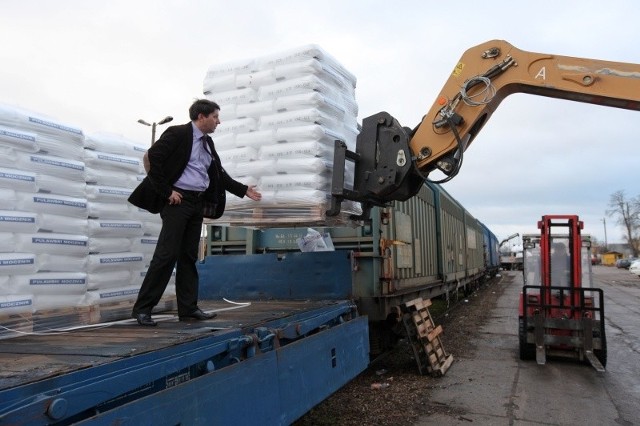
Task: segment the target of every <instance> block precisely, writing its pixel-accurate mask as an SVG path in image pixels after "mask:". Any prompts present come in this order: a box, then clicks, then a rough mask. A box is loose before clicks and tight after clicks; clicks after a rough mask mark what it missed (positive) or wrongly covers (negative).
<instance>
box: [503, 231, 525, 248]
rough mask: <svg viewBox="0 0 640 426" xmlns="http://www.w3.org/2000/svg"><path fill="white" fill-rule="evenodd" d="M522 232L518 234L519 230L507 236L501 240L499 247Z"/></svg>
mask: <svg viewBox="0 0 640 426" xmlns="http://www.w3.org/2000/svg"><path fill="white" fill-rule="evenodd" d="M519 235H520V234H518V233H517V232H516V233H515V234H511V235H509V236H508V237H507V238H505V239H504V240H502V241H500V245H499V246H498V247H502V246H503V245H505V244H506V243H507V241H509V240H512V239H514V238H516V237H518V236H519Z"/></svg>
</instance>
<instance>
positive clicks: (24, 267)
mask: <svg viewBox="0 0 640 426" xmlns="http://www.w3.org/2000/svg"><path fill="white" fill-rule="evenodd" d="M37 270H38V265H37V264H36V255H35V253H0V275H14V274H32V273H34V272H36V271H37Z"/></svg>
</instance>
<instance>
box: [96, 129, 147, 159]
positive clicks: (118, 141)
mask: <svg viewBox="0 0 640 426" xmlns="http://www.w3.org/2000/svg"><path fill="white" fill-rule="evenodd" d="M84 147H85V148H89V149H92V150H95V151H102V152H108V153H111V154H119V155H124V156H132V157H142V155H143V154H144V153H145V152H146V150H147V148H148V146H145V145H141V144H139V143H137V142H134V141H132V140H129V139H127V138H125V137H124V136H122V135H118V134H115V133H107V132H99V133H92V134H88V135H86V136H85V141H84Z"/></svg>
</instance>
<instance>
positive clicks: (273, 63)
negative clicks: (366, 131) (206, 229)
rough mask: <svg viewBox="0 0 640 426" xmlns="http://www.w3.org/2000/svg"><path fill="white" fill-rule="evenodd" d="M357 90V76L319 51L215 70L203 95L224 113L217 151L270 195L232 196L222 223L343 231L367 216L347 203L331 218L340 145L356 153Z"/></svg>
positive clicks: (230, 169)
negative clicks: (354, 219)
mask: <svg viewBox="0 0 640 426" xmlns="http://www.w3.org/2000/svg"><path fill="white" fill-rule="evenodd" d="M355 87H356V77H355V76H354V75H353V74H352V73H350V72H349V71H348V70H347V69H346V68H345V67H344V66H342V65H341V64H340V63H339V62H338V61H337V60H336V59H334V58H333V57H332V56H331V55H329V54H328V53H327V52H325V51H324V50H323V49H322V48H320V47H319V46H316V45H313V44H312V45H304V46H300V47H296V48H293V49H289V50H285V51H281V52H276V53H273V54H269V55H265V56H262V57H258V58H249V59H244V60H236V61H233V62H227V63H222V64H216V65H212V66H210V67H209V70H208V72H207V74H206V76H205V79H204V84H203V91H204V94H205V96H206V97H207V99H209V100H212V101H214V102H217V103H218V104H219V105H220V107H221V111H220V117H221V124H220V125H219V126H218V128H217V129H216V132H215V134H213V139H214V142H215V144H216V150H217V151H218V153H219V155H220V158H221V161H222V163H223V166H224V167H225V170H227V173H229V174H231V175H232V176H233V177H234V178H236V179H238V180H240V181H242V182H243V183H245V184H248V185H257V189H258V190H259V191H260V192H262V195H263V197H262V200H261V201H259V202H256V201H252V200H249V199H239V198H236V197H228V198H227V208H226V211H225V214H224V215H223V216H222V217H221V218H220V219H218V220H217V221H216V223H223V224H229V225H235V226H249V227H255V228H268V227H275V226H278V227H280V226H302V225H326V226H336V225H345V224H350V219H349V216H350V215H352V214H355V215H359V214H361V212H362V210H361V208H360V205H359V204H358V203H353V202H348V201H345V202H343V209H342V213H341V216H338V217H336V218H333V217H327V216H326V210H327V208H328V206H329V204H328V203H329V200H330V195H331V194H330V191H331V188H330V187H331V171H332V168H333V150H334V144H335V141H336V140H341V141H343V142H345V143H346V144H347V146H348V147H349V149H351V150H354V149H355V142H356V136H357V134H358V126H357V114H358V105H357V102H356V99H355ZM349 166H351V165H347V167H349ZM349 173H352V170H349V169H348V170H347V174H349ZM346 179H347V180H348V176H347V178H346Z"/></svg>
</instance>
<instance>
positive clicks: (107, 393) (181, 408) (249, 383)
mask: <svg viewBox="0 0 640 426" xmlns="http://www.w3.org/2000/svg"><path fill="white" fill-rule="evenodd" d="M356 315H357V313H356V311H355V309H354V306H353V305H352V304H351V303H350V302H347V301H342V302H336V303H335V304H332V305H330V306H325V307H322V308H316V309H314V310H309V311H304V312H301V313H299V314H296V315H292V316H291V317H288V318H286V319H281V320H278V321H274V322H267V323H263V324H262V326H261V327H259V328H256V329H254V330H251V333H249V332H247V331H246V330H245V332H244V333H243V332H241V331H240V330H237V329H234V330H229V331H226V332H220V333H216V334H215V335H213V336H210V337H205V338H201V339H198V340H195V341H191V342H187V343H183V344H179V345H176V346H173V347H168V348H166V349H162V350H156V351H152V352H149V353H145V354H141V355H137V356H133V357H131V358H125V359H121V360H118V361H114V362H112V363H109V364H104V365H101V366H97V367H92V368H87V369H84V370H79V371H75V372H72V373H69V374H64V375H61V376H59V377H53V378H50V379H47V380H43V381H40V382H35V383H29V384H26V385H22V386H17V387H14V388H10V389H7V390H4V391H0V424H21V425H42V424H55V423H62V424H69V423H74V422H86V423H87V424H89V423H93V424H105V423H118V424H122V423H127V422H128V423H129V424H136V425H139V424H150V425H151V424H153V425H162V424H179V423H182V424H207V425H210V424H250V423H254V422H255V421H256V420H257V421H258V422H259V423H261V424H288V423H290V422H291V421H293V420H295V419H296V418H298V417H300V416H301V415H302V414H304V413H305V412H306V411H308V410H309V409H310V408H311V407H313V405H315V404H317V403H318V402H320V401H322V400H323V399H324V398H326V397H327V396H329V395H330V394H331V393H332V392H335V391H336V390H337V389H339V388H340V387H341V386H343V385H344V384H345V383H347V382H348V381H349V380H351V379H352V378H353V377H355V376H356V375H357V374H359V373H360V372H361V371H363V370H364V369H365V368H366V367H367V365H368V362H369V343H368V325H367V319H366V317H357V316H356ZM245 405H246V406H245Z"/></svg>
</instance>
